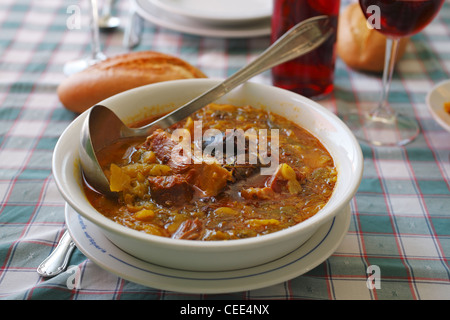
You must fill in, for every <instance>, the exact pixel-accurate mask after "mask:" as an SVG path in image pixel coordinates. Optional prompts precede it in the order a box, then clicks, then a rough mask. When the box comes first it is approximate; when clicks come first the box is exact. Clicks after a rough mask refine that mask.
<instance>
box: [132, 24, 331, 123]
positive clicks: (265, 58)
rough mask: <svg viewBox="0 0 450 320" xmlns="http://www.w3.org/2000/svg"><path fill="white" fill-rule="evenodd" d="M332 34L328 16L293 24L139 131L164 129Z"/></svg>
mask: <svg viewBox="0 0 450 320" xmlns="http://www.w3.org/2000/svg"><path fill="white" fill-rule="evenodd" d="M332 33H333V30H332V27H331V25H330V24H329V19H328V17H327V16H317V17H313V18H310V19H308V20H305V21H303V22H301V23H299V24H297V25H295V26H294V27H292V28H291V29H290V30H289V31H288V32H286V33H285V34H284V35H283V36H282V37H281V38H279V39H278V40H277V41H276V42H275V43H273V44H272V45H271V46H270V47H269V48H267V49H266V50H265V51H264V52H263V53H262V54H261V55H260V56H259V57H258V58H257V59H255V60H254V61H253V62H251V63H249V64H248V65H247V66H245V67H244V68H242V69H240V70H239V71H237V72H236V73H235V74H233V75H232V76H231V77H229V78H228V79H226V80H224V81H223V82H222V83H220V84H218V85H217V86H215V87H213V88H211V89H210V90H209V91H207V92H205V93H204V94H202V95H200V96H199V97H197V98H195V99H193V100H191V101H190V102H188V103H187V104H185V105H184V106H182V107H180V108H178V109H176V110H175V111H172V112H171V113H169V114H167V115H166V116H164V117H162V118H160V119H159V120H156V121H155V122H153V123H151V124H149V125H147V126H145V127H142V128H141V129H140V130H147V129H151V128H152V130H154V128H155V127H159V128H163V129H164V128H167V127H169V126H171V125H172V124H174V123H177V122H179V121H180V120H182V119H184V118H186V117H188V116H189V115H191V114H192V113H194V112H195V111H197V110H199V109H201V108H203V107H204V106H205V105H207V104H208V103H211V102H213V101H215V100H216V99H218V98H220V97H222V96H223V95H225V94H226V93H227V92H229V91H231V90H232V89H234V88H235V87H237V86H238V85H240V84H242V83H244V82H245V81H247V80H249V79H250V78H252V77H254V76H256V75H258V74H260V73H261V72H264V71H266V70H268V69H270V68H272V67H275V66H277V65H279V64H281V63H283V62H286V61H289V60H292V59H294V58H297V57H299V56H301V55H303V54H305V53H308V52H310V51H311V50H313V49H315V48H317V47H318V46H319V45H321V44H322V43H323V42H324V41H325V40H327V39H328V37H329V36H330V35H331V34H332Z"/></svg>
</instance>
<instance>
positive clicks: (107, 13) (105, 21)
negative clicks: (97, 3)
mask: <svg viewBox="0 0 450 320" xmlns="http://www.w3.org/2000/svg"><path fill="white" fill-rule="evenodd" d="M112 1H113V0H105V5H104V6H103V10H102V14H101V16H100V17H99V19H98V26H99V28H100V30H102V31H109V30H113V29H116V28H117V27H118V26H120V19H119V18H118V17H113V16H111V7H112Z"/></svg>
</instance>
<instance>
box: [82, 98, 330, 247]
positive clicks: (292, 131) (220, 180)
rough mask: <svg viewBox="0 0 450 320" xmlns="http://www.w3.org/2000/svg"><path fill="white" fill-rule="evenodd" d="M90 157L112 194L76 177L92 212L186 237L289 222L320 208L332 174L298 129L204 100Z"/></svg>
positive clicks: (228, 234) (315, 144)
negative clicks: (182, 115)
mask: <svg viewBox="0 0 450 320" xmlns="http://www.w3.org/2000/svg"><path fill="white" fill-rule="evenodd" d="M151 120H152V119H148V120H147V122H148V121H151ZM142 124H143V123H136V124H135V126H140V125H142ZM99 161H100V162H101V165H102V167H103V168H104V171H105V173H106V175H107V176H108V177H109V180H110V188H111V190H112V191H114V192H116V193H117V197H108V196H105V195H102V194H100V193H98V192H96V191H95V190H93V189H91V188H90V187H89V186H88V185H85V192H86V195H87V197H88V199H89V201H90V202H91V204H92V205H93V206H94V207H95V208H96V209H97V210H98V211H99V212H101V213H102V214H103V215H105V216H106V217H108V218H110V219H112V220H114V221H115V222H117V223H120V224H122V225H124V226H127V227H129V228H133V229H136V230H139V231H143V232H147V233H150V234H153V235H158V236H163V237H171V238H177V239H189V240H231V239H242V238H248V237H255V236H260V235H264V234H268V233H272V232H275V231H278V230H282V229H285V228H288V227H290V226H293V225H296V224H298V223H300V222H302V221H304V220H305V219H308V218H309V217H311V216H313V215H314V214H316V213H317V212H318V211H319V210H320V209H321V208H323V207H324V205H325V204H326V203H327V201H328V200H329V198H330V197H331V195H332V193H333V189H334V186H335V183H336V179H337V172H336V168H335V165H334V161H333V159H332V157H331V155H330V154H329V152H328V151H327V150H326V149H325V148H324V146H323V145H322V144H321V142H320V141H319V140H318V139H317V138H315V137H314V136H313V135H311V134H310V133H309V132H308V131H306V130H305V129H303V128H301V127H299V126H298V125H296V124H295V123H293V122H292V121H289V120H287V119H285V118H283V117H281V116H279V115H276V114H274V113H271V112H268V111H265V110H260V109H256V108H253V107H251V106H244V107H237V106H233V105H228V104H209V105H208V106H206V107H204V108H203V109H201V110H200V111H198V112H196V113H195V114H193V115H192V116H190V117H188V118H187V119H186V120H184V121H182V122H180V123H178V124H176V125H174V126H172V127H171V128H169V129H167V130H160V129H159V130H156V131H154V132H153V133H152V134H151V135H149V136H148V137H147V138H146V139H141V140H133V141H131V140H126V141H118V142H117V143H115V144H114V145H112V146H109V147H107V148H106V149H104V150H102V151H101V152H100V154H99Z"/></svg>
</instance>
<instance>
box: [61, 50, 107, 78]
mask: <svg viewBox="0 0 450 320" xmlns="http://www.w3.org/2000/svg"><path fill="white" fill-rule="evenodd" d="M105 59H106V56H105V55H104V54H103V53H99V54H97V56H96V57H95V58H84V59H79V60H74V61H69V62H66V63H65V64H64V68H63V72H64V74H65V75H66V76H70V75H72V74H74V73H77V72H80V71H83V70H84V69H86V68H88V67H90V66H92V65H94V64H96V63H97V62H100V61H102V60H105Z"/></svg>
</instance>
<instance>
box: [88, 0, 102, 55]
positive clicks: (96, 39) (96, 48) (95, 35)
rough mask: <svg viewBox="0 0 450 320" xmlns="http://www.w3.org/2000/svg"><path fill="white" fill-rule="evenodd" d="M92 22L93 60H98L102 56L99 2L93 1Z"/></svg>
mask: <svg viewBox="0 0 450 320" xmlns="http://www.w3.org/2000/svg"><path fill="white" fill-rule="evenodd" d="M90 3H91V10H92V16H91V18H92V21H91V46H92V59H93V60H96V59H98V56H99V54H100V35H99V30H98V5H97V0H91V1H90Z"/></svg>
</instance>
